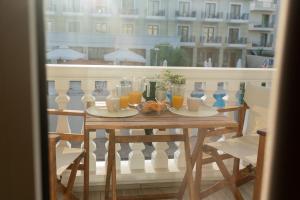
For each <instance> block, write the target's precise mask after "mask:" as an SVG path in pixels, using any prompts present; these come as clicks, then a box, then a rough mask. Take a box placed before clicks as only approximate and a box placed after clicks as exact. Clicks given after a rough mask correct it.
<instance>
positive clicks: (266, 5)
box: [250, 1, 277, 11]
mask: <svg viewBox="0 0 300 200" xmlns="http://www.w3.org/2000/svg"><path fill="white" fill-rule="evenodd" d="M276 8H277V5H276V4H275V3H273V2H258V1H256V2H252V3H251V4H250V10H253V11H255V10H257V11H275V10H276Z"/></svg>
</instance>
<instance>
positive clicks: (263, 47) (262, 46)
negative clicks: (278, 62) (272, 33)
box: [251, 41, 273, 51]
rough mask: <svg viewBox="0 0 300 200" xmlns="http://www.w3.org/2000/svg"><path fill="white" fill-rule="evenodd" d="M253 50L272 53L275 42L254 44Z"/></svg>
mask: <svg viewBox="0 0 300 200" xmlns="http://www.w3.org/2000/svg"><path fill="white" fill-rule="evenodd" d="M251 49H252V50H265V51H271V50H273V42H270V41H268V42H264V41H259V42H252V46H251Z"/></svg>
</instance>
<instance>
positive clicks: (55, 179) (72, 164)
mask: <svg viewBox="0 0 300 200" xmlns="http://www.w3.org/2000/svg"><path fill="white" fill-rule="evenodd" d="M48 114H49V115H56V116H79V117H82V118H83V125H84V123H85V116H86V115H85V112H84V111H75V110H55V109H48ZM48 138H49V177H50V196H51V197H50V198H51V200H56V199H57V195H58V192H57V191H60V192H62V194H63V199H77V198H76V197H75V196H74V195H73V194H72V189H73V186H74V182H75V178H76V173H77V170H83V169H85V167H84V165H85V162H83V164H81V163H80V162H81V161H82V159H83V158H84V156H85V152H86V150H85V148H73V147H71V148H69V147H64V148H56V143H57V142H58V141H59V140H61V141H63V140H66V141H77V142H80V141H81V142H86V141H88V136H87V135H84V134H78V133H77V134H74V133H57V132H55V133H49V136H48ZM67 169H70V170H71V173H70V176H69V179H68V183H67V186H64V185H63V184H62V183H61V177H62V174H63V172H65V171H66V170H67ZM84 176H88V172H86V170H85V171H84ZM87 184H88V183H87ZM87 187H88V185H87ZM87 187H86V183H84V191H85V190H86V188H87Z"/></svg>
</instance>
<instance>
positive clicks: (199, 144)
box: [178, 129, 206, 199]
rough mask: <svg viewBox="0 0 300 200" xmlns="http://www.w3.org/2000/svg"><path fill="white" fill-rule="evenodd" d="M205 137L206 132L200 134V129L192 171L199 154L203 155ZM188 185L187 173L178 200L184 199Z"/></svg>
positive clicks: (193, 156)
mask: <svg viewBox="0 0 300 200" xmlns="http://www.w3.org/2000/svg"><path fill="white" fill-rule="evenodd" d="M205 136H206V130H205V131H204V132H202V133H200V129H198V135H197V141H196V144H195V147H194V149H193V152H192V156H191V166H192V169H193V168H194V165H195V163H196V160H197V158H198V155H199V153H200V152H201V153H202V149H203V141H204V138H205ZM198 173H199V172H198ZM186 185H187V173H185V175H184V178H183V180H182V182H181V185H180V188H179V192H178V199H182V198H183V195H184V191H185V188H186ZM196 185H197V183H195V188H196ZM196 191H197V190H196ZM197 194H198V193H197Z"/></svg>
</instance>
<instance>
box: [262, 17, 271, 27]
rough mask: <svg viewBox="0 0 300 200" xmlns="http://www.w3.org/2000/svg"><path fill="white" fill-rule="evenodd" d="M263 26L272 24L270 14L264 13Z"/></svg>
mask: <svg viewBox="0 0 300 200" xmlns="http://www.w3.org/2000/svg"><path fill="white" fill-rule="evenodd" d="M261 17H262V26H263V27H269V24H270V15H262V16H261Z"/></svg>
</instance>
